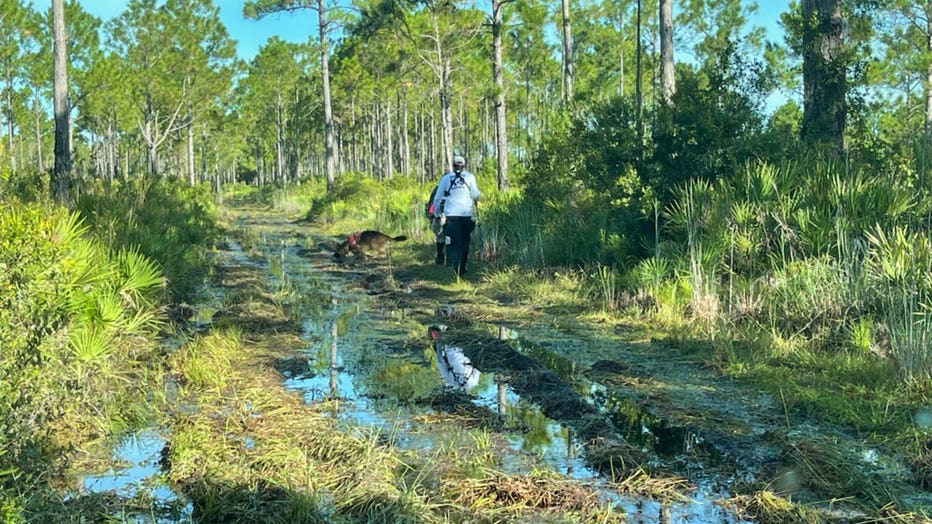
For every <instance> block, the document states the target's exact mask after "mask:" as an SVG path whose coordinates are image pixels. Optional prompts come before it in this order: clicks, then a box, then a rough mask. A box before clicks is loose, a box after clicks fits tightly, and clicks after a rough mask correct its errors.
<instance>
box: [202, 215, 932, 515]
mask: <svg viewBox="0 0 932 524" xmlns="http://www.w3.org/2000/svg"><path fill="white" fill-rule="evenodd" d="M237 225H238V228H239V231H238V232H237V233H236V234H234V235H233V236H231V238H230V240H229V242H228V243H227V244H225V245H221V246H219V249H218V250H219V252H220V254H219V256H218V260H219V261H220V265H219V267H218V271H217V275H216V276H215V279H214V280H215V282H216V283H217V286H216V287H217V288H216V289H214V290H212V291H210V292H208V293H205V296H214V295H216V294H221V295H225V296H227V297H229V296H231V295H235V293H237V292H239V291H243V290H253V291H254V290H255V289H257V288H259V287H260V286H258V285H257V283H256V282H255V281H253V280H251V279H254V278H255V273H254V272H251V271H250V272H246V271H241V270H240V269H239V268H242V267H244V266H249V267H250V268H253V269H259V272H260V273H262V274H265V275H267V277H268V279H269V280H271V281H272V282H274V283H275V285H273V286H272V287H276V286H277V287H278V288H280V289H282V290H283V293H285V292H286V293H287V294H289V295H290V296H292V297H298V298H297V299H295V300H294V303H293V304H292V307H291V313H290V314H289V315H287V316H282V315H280V314H267V315H263V313H264V312H261V311H250V312H243V311H236V310H235V308H237V307H246V306H245V305H244V306H237V305H236V301H235V300H234V301H230V300H229V299H228V300H227V301H226V303H228V304H230V303H232V304H233V305H232V306H228V307H227V308H225V309H224V308H218V307H217V304H216V300H213V301H211V300H207V301H205V303H203V304H200V305H198V306H196V307H195V310H196V311H200V312H204V311H208V312H209V313H208V314H205V315H203V316H204V317H206V318H199V315H198V314H195V315H193V316H192V318H198V320H197V322H198V323H200V325H201V327H204V326H210V325H214V326H219V325H224V324H225V323H228V322H230V321H231V320H232V319H235V318H237V317H239V316H241V315H243V314H249V315H250V316H251V317H253V318H262V319H264V320H262V321H261V322H259V323H256V324H255V325H254V326H253V325H251V326H250V329H254V330H255V331H256V332H257V333H264V334H275V333H279V332H288V333H297V334H298V335H299V337H300V340H301V341H302V347H299V348H294V350H293V351H292V352H291V354H289V355H288V356H286V357H282V358H279V359H278V360H277V361H276V364H275V367H276V368H277V369H278V371H279V372H280V373H281V374H282V376H283V377H284V387H286V388H287V389H290V390H294V391H299V392H300V393H301V394H302V396H303V398H304V401H305V402H306V403H315V404H316V403H327V405H328V406H332V411H333V416H334V417H336V418H338V419H339V420H340V421H341V422H342V423H343V424H345V425H346V427H353V426H357V427H368V428H375V429H376V430H377V431H379V432H381V434H382V435H383V437H382V438H383V440H384V441H385V442H391V443H392V445H397V446H402V447H409V448H412V449H430V448H432V447H437V446H442V445H445V443H446V442H448V441H449V440H450V439H451V438H455V437H454V435H455V431H456V429H458V428H459V427H478V428H485V429H487V430H488V431H489V432H491V434H493V435H494V436H495V438H496V439H497V442H499V446H500V447H502V448H504V450H503V458H502V459H501V465H502V468H503V471H504V472H506V473H507V472H510V471H526V470H530V469H536V468H542V467H543V468H550V469H551V470H552V471H553V472H554V473H555V474H556V475H558V476H560V477H563V478H566V479H570V480H579V479H586V480H587V481H591V482H592V485H593V486H595V489H596V491H597V492H598V493H600V496H601V497H603V498H604V500H607V501H609V502H610V503H612V504H615V505H616V507H617V508H618V511H620V512H624V513H625V514H627V516H628V517H627V520H628V522H645V523H646V522H668V523H673V522H691V523H709V524H711V523H742V522H747V520H745V518H743V517H742V516H741V515H739V514H738V513H735V512H732V511H730V510H729V509H728V508H727V506H728V504H727V501H729V500H731V499H733V498H734V497H736V496H737V495H739V494H740V493H742V492H744V493H747V492H750V491H752V488H751V486H755V485H756V486H771V487H772V489H773V490H774V491H780V492H783V493H784V494H786V495H788V496H792V495H796V496H799V497H805V496H807V495H808V494H807V493H806V489H807V482H806V479H805V478H804V477H805V475H806V474H807V473H806V472H804V471H801V469H800V467H799V464H800V463H801V461H800V460H798V458H799V456H798V455H797V456H795V457H794V455H793V453H794V450H796V449H799V448H801V447H804V446H805V445H806V444H805V443H806V442H809V441H811V440H814V439H816V438H817V437H818V441H820V442H825V441H832V442H833V445H834V446H835V449H843V450H844V452H846V453H852V454H859V453H861V454H863V453H866V452H867V451H869V450H868V449H866V446H864V445H863V444H860V443H858V442H857V440H856V439H854V438H851V437H850V436H846V435H845V434H844V432H842V431H840V430H836V429H834V428H829V427H825V426H822V425H813V424H811V423H810V422H808V421H806V420H801V419H795V418H794V419H792V420H790V419H789V416H788V414H787V413H786V412H785V411H784V410H783V409H782V407H781V406H780V404H779V403H778V402H777V401H775V399H772V398H769V397H767V396H765V395H761V394H760V393H758V392H755V391H750V390H747V389H746V388H743V387H741V386H740V385H739V384H735V383H733V382H731V381H728V380H724V379H722V378H721V377H719V376H717V375H715V373H714V371H712V370H709V369H708V368H707V367H706V366H705V365H704V362H703V361H702V360H701V358H698V357H696V356H695V355H693V354H691V353H690V352H689V351H687V350H683V349H681V348H676V347H673V346H669V345H667V344H664V343H661V342H658V341H652V340H641V339H638V338H637V337H636V336H632V334H631V333H630V332H629V331H628V330H627V329H626V328H625V327H624V326H607V327H606V328H605V329H602V330H598V331H597V330H593V329H591V328H589V327H587V326H582V325H579V324H576V323H573V322H572V321H571V320H566V319H560V321H559V322H557V321H555V320H553V319H552V318H550V316H549V315H548V313H547V311H546V310H545V309H543V308H541V309H537V310H535V309H534V308H533V307H531V308H527V307H525V308H524V310H522V311H519V310H518V308H517V306H516V304H515V299H514V297H508V296H502V297H470V296H463V295H462V294H457V293H454V292H451V291H449V290H447V289H445V288H443V287H442V286H440V285H437V282H436V281H433V280H432V279H434V278H437V273H436V271H435V269H434V268H432V267H431V265H432V260H428V259H427V258H425V263H424V265H425V267H424V268H417V267H413V268H412V267H401V266H397V265H394V264H393V263H392V261H391V259H390V258H387V257H378V258H367V259H360V260H355V259H354V258H352V257H349V258H344V259H338V258H334V257H333V256H332V255H333V254H332V246H333V245H335V243H336V241H337V240H338V239H336V238H330V237H327V236H323V235H318V234H316V233H315V232H314V231H313V230H311V229H309V228H308V227H307V226H306V225H304V224H296V223H292V222H289V221H287V220H285V219H284V218H282V217H280V216H276V215H273V214H266V213H261V212H256V211H249V212H246V213H245V214H243V215H242V216H241V217H240V219H239V221H238V223H237ZM428 247H429V246H428ZM425 253H427V251H426V249H425ZM445 278H449V277H445ZM437 325H443V327H444V328H445V329H444V330H443V331H442V333H441V335H440V337H439V339H437V340H430V339H429V337H428V336H427V333H428V327H430V326H437ZM437 344H442V345H446V346H451V347H453V348H456V349H457V350H458V351H460V352H462V354H463V355H465V357H467V358H468V361H469V363H470V364H471V365H472V366H474V367H475V368H476V369H477V370H478V371H479V372H480V373H481V376H480V377H479V379H478V381H477V384H476V386H475V387H471V388H468V389H467V388H462V387H458V386H457V385H456V384H450V383H448V382H445V381H444V378H443V374H442V373H440V372H439V367H438V366H439V365H441V364H442V362H441V361H440V360H442V359H438V356H437V355H438V354H439V353H438V352H436V351H435V350H436V349H437ZM793 443H795V447H794V444H793ZM865 467H867V466H865ZM894 469H895V468H894ZM891 475H892V476H893V477H896V478H897V479H900V478H901V477H902V476H903V475H906V473H904V472H903V471H902V470H896V471H895V472H894V473H891ZM645 477H649V478H651V479H652V480H653V482H654V486H655V487H659V489H654V490H653V491H651V489H650V488H649V487H644V488H643V489H642V488H640V487H636V486H634V484H635V482H636V481H638V480H639V479H643V478H645ZM645 484H646V482H645ZM664 486H669V489H665V488H664ZM490 489H492V488H490ZM508 489H516V490H520V489H521V488H520V486H510V487H506V486H504V485H503V486H501V490H500V492H498V493H496V496H498V497H507V496H511V495H510V494H509V493H507V492H506V491H507V490H508ZM564 495H565V496H574V495H572V493H570V492H567V493H565V494H564ZM811 495H812V496H813V497H818V496H819V494H818V493H814V494H811ZM515 496H517V495H515ZM916 497H917V498H916V501H915V502H914V504H919V505H920V506H921V505H922V503H923V501H924V500H925V499H923V498H922V497H923V495H922V494H921V493H920V494H918V495H916ZM929 500H930V502H932V498H930V499H929ZM826 515H828V516H829V517H828V518H827V520H826V521H837V522H856V521H857V520H858V518H860V517H859V516H858V515H859V513H857V511H853V512H851V513H842V512H835V513H826Z"/></svg>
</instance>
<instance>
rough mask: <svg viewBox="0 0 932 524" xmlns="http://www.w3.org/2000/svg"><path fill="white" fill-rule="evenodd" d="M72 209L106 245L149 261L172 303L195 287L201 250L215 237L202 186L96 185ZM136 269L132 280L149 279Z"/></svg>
mask: <svg viewBox="0 0 932 524" xmlns="http://www.w3.org/2000/svg"><path fill="white" fill-rule="evenodd" d="M75 208H76V209H77V210H78V212H80V213H81V215H82V216H83V217H84V220H85V223H86V224H87V225H88V227H89V228H90V230H91V232H92V233H94V234H95V235H96V236H97V237H99V238H101V239H102V240H103V241H104V242H105V243H107V244H108V245H110V246H112V247H113V248H114V249H116V250H124V251H128V252H138V254H139V255H143V256H145V257H146V258H148V259H150V260H152V261H154V262H155V263H156V264H157V267H158V269H159V270H160V271H161V272H162V274H163V275H164V276H165V278H166V279H167V281H168V286H169V291H170V292H171V294H172V296H174V297H176V298H182V297H184V296H186V295H187V294H189V293H191V292H192V291H193V290H194V286H196V285H197V284H198V283H199V282H200V279H201V276H202V271H203V268H204V267H205V264H204V260H203V256H204V252H205V251H204V249H205V246H206V245H207V244H209V243H210V241H211V240H213V239H214V238H215V237H216V236H217V234H218V233H219V227H218V224H217V212H216V205H215V203H214V200H213V196H212V195H211V193H210V188H209V187H208V186H207V185H206V184H201V185H198V186H195V187H191V186H188V185H186V184H184V183H182V182H180V181H178V180H167V179H159V180H155V179H151V178H143V179H136V180H133V181H129V182H125V183H113V184H107V183H98V184H96V185H94V186H93V187H91V188H89V189H88V190H87V191H85V192H84V193H82V194H81V195H80V196H79V197H78V198H77V199H76V202H75ZM125 256H126V257H132V256H133V255H125ZM135 269H136V270H139V271H141V273H140V274H137V275H135V276H134V278H141V279H143V280H144V279H145V278H146V276H148V277H151V276H152V273H151V269H152V268H150V269H146V268H143V267H140V266H138V265H137V266H136V268H135Z"/></svg>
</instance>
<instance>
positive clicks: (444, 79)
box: [440, 59, 453, 169]
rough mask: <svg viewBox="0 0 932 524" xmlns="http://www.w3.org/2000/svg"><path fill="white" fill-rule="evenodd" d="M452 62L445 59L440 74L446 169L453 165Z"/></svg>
mask: <svg viewBox="0 0 932 524" xmlns="http://www.w3.org/2000/svg"><path fill="white" fill-rule="evenodd" d="M450 69H451V65H450V60H448V59H444V61H443V67H441V72H440V147H441V148H442V150H443V165H444V169H451V166H452V165H453V108H452V107H451V105H452V104H451V102H452V101H451V96H450V92H451V88H450Z"/></svg>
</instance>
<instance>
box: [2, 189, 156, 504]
mask: <svg viewBox="0 0 932 524" xmlns="http://www.w3.org/2000/svg"><path fill="white" fill-rule="evenodd" d="M86 232H87V230H86V228H85V227H84V226H83V225H82V224H81V222H80V220H79V218H78V216H77V215H76V214H69V213H67V212H66V211H65V210H64V209H62V208H59V207H54V206H48V205H40V204H25V203H22V202H20V201H18V200H16V199H12V198H10V199H6V200H5V201H4V206H3V211H2V212H0V347H2V348H3V351H2V352H0V444H2V446H0V449H3V450H5V453H4V454H2V455H0V471H7V470H15V471H17V472H18V477H17V483H16V485H19V486H25V485H31V483H33V482H36V481H37V480H39V479H45V478H48V475H47V474H46V472H47V471H48V470H49V469H50V468H55V467H57V466H59V465H61V463H62V461H63V460H64V458H65V453H64V450H65V449H66V447H67V446H70V445H74V444H76V443H80V442H82V441H84V440H91V439H95V438H99V437H101V436H104V435H106V434H107V433H108V432H110V431H112V430H113V429H114V428H118V427H123V426H126V425H128V424H132V423H133V422H134V421H136V419H138V413H139V412H138V410H137V409H136V408H135V405H136V404H138V403H140V402H142V399H144V398H145V396H146V395H147V394H149V393H150V390H149V387H148V384H147V383H146V381H145V380H144V379H143V377H144V376H146V373H147V372H146V368H147V366H148V362H147V360H148V359H150V358H151V355H152V351H153V349H154V348H155V344H154V343H153V341H154V339H155V329H156V327H157V325H158V323H159V321H160V318H161V312H160V306H161V300H162V289H163V284H164V279H163V278H162V276H161V274H160V273H159V271H158V270H157V269H156V268H155V266H154V264H153V263H152V262H151V261H149V260H148V259H146V258H145V257H143V256H141V255H140V254H138V253H136V252H134V251H111V250H109V249H107V248H106V247H105V246H103V245H101V244H100V243H99V242H98V241H97V240H96V239H94V238H93V237H89V236H87V234H86ZM24 480H25V482H24ZM5 481H6V478H4V477H2V476H0V488H2V487H3V484H4V483H5Z"/></svg>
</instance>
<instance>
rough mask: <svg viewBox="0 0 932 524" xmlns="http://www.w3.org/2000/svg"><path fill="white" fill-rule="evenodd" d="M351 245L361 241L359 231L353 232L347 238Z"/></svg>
mask: <svg viewBox="0 0 932 524" xmlns="http://www.w3.org/2000/svg"><path fill="white" fill-rule="evenodd" d="M346 241H347V242H348V243H349V245H350V246H356V243H357V242H359V231H357V232H355V233H353V234H352V235H350V236H349V238H347V239H346Z"/></svg>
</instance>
